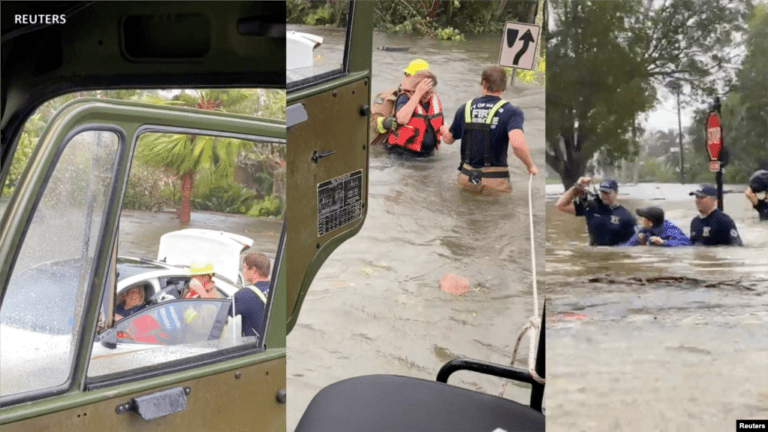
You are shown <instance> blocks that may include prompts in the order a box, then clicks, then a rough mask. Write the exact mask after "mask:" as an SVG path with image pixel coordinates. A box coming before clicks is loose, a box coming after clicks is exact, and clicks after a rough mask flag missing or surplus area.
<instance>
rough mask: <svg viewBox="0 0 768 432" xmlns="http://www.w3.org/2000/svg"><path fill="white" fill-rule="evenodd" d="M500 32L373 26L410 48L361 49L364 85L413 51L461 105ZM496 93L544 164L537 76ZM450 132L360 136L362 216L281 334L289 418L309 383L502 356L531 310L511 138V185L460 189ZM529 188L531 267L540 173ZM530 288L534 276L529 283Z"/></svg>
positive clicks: (458, 377) (465, 383) (457, 380)
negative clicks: (436, 140) (390, 147)
mask: <svg viewBox="0 0 768 432" xmlns="http://www.w3.org/2000/svg"><path fill="white" fill-rule="evenodd" d="M294 28H295V29H299V30H302V31H306V32H311V33H314V34H319V35H321V36H323V37H325V41H324V44H323V46H321V47H320V48H318V50H321V49H323V47H326V49H328V50H333V47H334V46H338V45H340V41H341V39H340V36H339V33H338V32H334V31H333V30H328V29H318V31H317V32H316V31H314V30H313V29H309V28H307V27H301V26H289V30H291V29H294ZM499 43H500V38H499V37H497V36H494V35H490V36H489V35H484V36H480V37H473V36H467V42H465V43H452V42H440V41H433V40H425V39H420V38H413V37H409V36H392V35H385V34H382V33H378V32H377V33H375V34H374V46H376V47H378V46H384V45H387V46H406V45H407V46H410V47H411V48H410V51H409V52H408V53H398V52H385V51H381V50H375V51H374V52H373V64H374V69H373V80H372V93H373V96H375V94H376V93H378V92H380V91H382V90H384V89H387V88H390V87H396V86H397V85H398V83H399V82H400V79H401V78H402V70H403V68H404V67H405V66H407V64H408V63H409V62H410V61H411V60H413V59H414V58H424V59H426V60H427V61H428V62H429V64H430V70H431V71H432V72H433V73H435V74H436V75H437V79H438V86H437V87H436V91H437V93H438V95H439V96H440V98H441V101H442V103H443V107H444V112H445V114H446V117H447V118H448V121H451V120H452V119H453V116H454V114H455V112H456V109H457V108H458V107H459V106H460V105H462V104H464V103H465V102H466V101H467V100H469V99H471V98H474V97H478V96H479V95H480V85H479V81H480V73H481V72H482V70H483V69H485V68H486V67H489V66H492V65H493V64H495V63H496V61H497V60H498V54H497V52H498V51H497V50H498V47H499ZM316 52H317V51H316ZM319 55H321V56H322V55H324V54H323V53H322V51H320V54H319ZM503 98H504V99H506V100H508V101H510V102H511V103H512V104H514V105H517V106H519V107H521V108H522V109H523V111H524V113H525V120H526V121H525V135H526V138H527V140H528V144H529V147H530V148H531V152H532V156H533V158H534V161H535V162H536V164H537V165H538V167H539V169H540V170H543V166H544V108H543V106H544V88H543V87H541V86H538V85H533V84H518V85H516V86H515V87H514V88H511V89H508V90H507V91H506V92H505V93H504V95H503ZM459 146H460V143H458V142H457V143H456V144H454V145H452V146H449V145H442V146H441V147H440V149H439V151H438V152H437V153H436V155H435V156H434V157H431V158H429V159H426V160H410V159H404V158H398V157H394V156H390V155H387V154H386V153H385V151H383V150H382V149H376V148H374V149H372V152H371V158H370V183H369V209H368V215H367V219H366V221H365V224H364V225H363V228H362V230H361V231H360V233H359V234H358V235H357V236H356V237H354V238H352V239H350V240H348V241H347V242H346V243H345V244H343V245H342V246H340V247H339V248H338V249H337V250H336V251H335V252H334V253H333V254H332V255H331V256H330V258H329V259H328V261H327V262H326V263H325V264H324V266H323V268H322V269H321V270H320V272H319V273H318V274H317V276H316V278H315V280H314V282H313V284H312V286H311V288H310V290H309V293H308V294H307V297H306V300H305V302H304V305H303V307H302V312H301V316H300V317H299V320H298V322H297V324H296V327H295V328H294V329H293V331H292V332H291V334H290V335H289V336H288V341H287V343H288V353H289V354H288V371H287V374H288V392H289V393H290V394H291V400H290V403H289V409H288V430H289V431H290V430H293V429H294V428H295V426H296V424H297V423H298V420H299V419H300V417H301V414H302V413H303V412H304V410H305V408H306V406H307V405H308V404H309V402H310V400H311V399H312V397H314V395H315V394H316V393H317V392H318V391H319V390H320V389H322V388H323V387H325V386H327V385H329V384H331V383H334V382H337V381H340V380H343V379H345V378H350V377H354V376H360V375H367V374H394V375H405V376H411V377H417V378H423V379H427V380H434V379H435V377H436V375H437V372H438V370H439V369H440V367H441V366H442V365H443V364H444V363H445V362H447V361H449V360H451V359H453V358H455V357H458V356H465V357H470V358H475V359H480V360H484V361H491V362H495V363H500V364H509V361H510V359H511V356H512V349H513V348H514V343H515V338H516V336H517V333H518V331H519V330H520V329H521V328H522V327H523V325H525V323H526V320H527V319H528V318H529V317H530V316H531V315H532V313H533V305H532V303H533V301H532V288H531V285H532V282H531V256H530V237H529V223H528V219H529V215H528V174H527V171H526V170H525V166H524V165H523V164H522V163H521V162H520V161H519V160H517V158H515V157H514V156H513V155H512V152H511V151H510V152H509V153H510V154H509V165H510V172H511V182H512V186H513V188H514V192H513V193H512V194H511V195H510V196H503V197H495V198H493V197H481V196H475V195H470V194H468V193H465V192H463V191H461V190H459V189H458V188H457V187H456V186H455V181H456V177H457V175H458V171H457V167H458V165H459V159H460V158H459ZM533 197H534V198H533V211H534V225H535V227H536V234H535V238H536V244H537V275H539V279H541V275H542V274H543V273H542V272H543V270H544V262H543V258H544V243H543V241H544V226H543V222H544V205H543V204H544V203H543V197H544V179H543V176H541V175H540V176H537V177H536V178H535V180H534V183H533ZM448 273H451V274H458V275H462V276H465V277H467V278H468V280H469V293H468V294H466V295H465V296H462V297H453V296H451V295H449V294H447V293H445V292H443V291H441V290H440V289H439V282H440V279H441V278H442V277H443V275H444V274H448ZM542 290H543V288H542V286H541V284H540V285H539V293H540V294H539V295H540V296H543V294H542V292H543V291H542ZM539 301H540V302H541V301H542V300H541V297H540V300H539ZM540 306H541V305H540ZM519 358H520V359H519V360H518V366H523V365H526V364H527V348H526V346H525V345H524V346H523V348H522V349H521V353H520V355H519ZM450 383H451V384H454V385H458V386H461V387H465V388H469V389H473V390H478V391H481V392H486V393H490V394H497V393H498V392H499V389H500V387H501V381H500V380H499V379H497V378H491V377H484V376H482V375H479V374H473V373H469V372H463V373H457V374H455V375H453V376H452V377H451V380H450ZM529 388H530V387H529V386H515V385H510V386H509V387H508V389H507V391H506V393H505V397H507V398H511V399H514V400H517V401H522V402H523V403H527V402H528V399H529V397H530V396H529V395H530V391H529Z"/></svg>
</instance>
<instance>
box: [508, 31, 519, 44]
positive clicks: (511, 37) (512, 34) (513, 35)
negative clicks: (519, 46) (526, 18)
mask: <svg viewBox="0 0 768 432" xmlns="http://www.w3.org/2000/svg"><path fill="white" fill-rule="evenodd" d="M519 33H520V31H519V30H518V29H513V28H509V29H507V48H512V46H513V45H515V42H517V35H518V34H519Z"/></svg>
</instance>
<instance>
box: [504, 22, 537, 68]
mask: <svg viewBox="0 0 768 432" xmlns="http://www.w3.org/2000/svg"><path fill="white" fill-rule="evenodd" d="M540 32H541V27H539V26H537V25H533V24H526V23H518V22H512V21H507V23H506V24H505V25H504V33H503V34H502V36H501V52H500V54H499V65H500V66H508V67H513V68H517V69H527V70H531V69H533V67H534V66H533V61H534V60H535V59H536V47H537V46H538V44H539V33H540Z"/></svg>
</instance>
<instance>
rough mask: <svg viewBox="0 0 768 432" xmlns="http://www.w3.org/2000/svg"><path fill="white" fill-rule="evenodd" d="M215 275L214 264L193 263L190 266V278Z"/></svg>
mask: <svg viewBox="0 0 768 432" xmlns="http://www.w3.org/2000/svg"><path fill="white" fill-rule="evenodd" d="M208 274H209V275H213V274H214V273H213V264H211V263H209V262H207V263H198V262H193V263H192V264H191V265H190V266H189V275H190V276H200V275H208Z"/></svg>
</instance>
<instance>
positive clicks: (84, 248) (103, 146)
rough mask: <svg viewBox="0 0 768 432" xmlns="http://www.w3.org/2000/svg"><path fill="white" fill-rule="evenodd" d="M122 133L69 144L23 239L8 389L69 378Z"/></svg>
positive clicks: (13, 284) (10, 320)
mask: <svg viewBox="0 0 768 432" xmlns="http://www.w3.org/2000/svg"><path fill="white" fill-rule="evenodd" d="M118 142H119V138H118V136H117V135H116V134H115V133H113V132H103V131H88V132H82V133H80V134H78V135H76V136H75V137H74V138H72V140H70V142H69V143H68V144H67V146H66V148H65V149H64V151H63V152H62V155H61V157H60V159H59V160H58V162H57V163H56V167H55V169H54V171H53V173H52V175H51V177H50V179H49V180H48V183H47V185H46V188H45V191H44V193H43V195H42V197H41V200H40V203H39V205H38V207H37V209H36V210H35V213H34V215H33V217H32V222H31V224H30V226H29V229H28V231H27V233H26V236H25V237H24V239H23V244H22V246H21V250H20V252H19V255H18V258H17V260H16V264H15V267H14V269H13V273H12V275H11V278H10V280H9V283H8V286H7V287H6V294H5V298H4V300H3V304H2V309H0V347H2V349H1V350H0V395H2V396H7V395H12V394H16V393H20V392H27V391H33V390H40V389H45V388H50V387H54V386H58V385H61V384H64V383H65V382H66V381H67V378H68V377H69V373H70V370H71V368H72V364H73V355H74V354H73V349H74V347H75V345H76V343H77V331H76V330H77V329H78V327H79V325H80V322H81V317H82V312H83V306H84V304H83V297H84V293H85V290H86V287H87V285H88V283H89V281H90V276H91V272H92V269H93V265H92V263H93V258H94V254H95V251H96V248H97V246H98V241H99V230H100V229H101V222H102V218H103V216H104V210H105V208H106V204H107V202H108V195H109V187H110V184H111V182H112V177H113V171H114V167H115V161H116V154H117V148H118Z"/></svg>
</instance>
